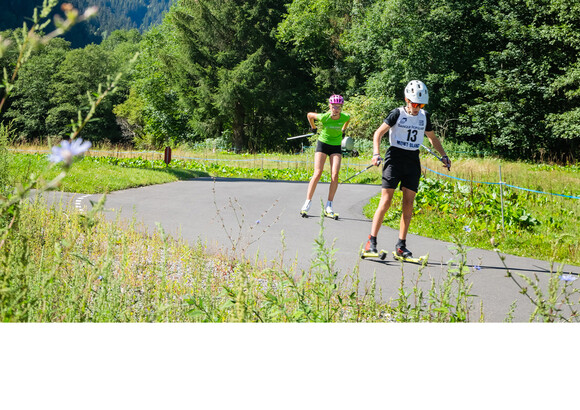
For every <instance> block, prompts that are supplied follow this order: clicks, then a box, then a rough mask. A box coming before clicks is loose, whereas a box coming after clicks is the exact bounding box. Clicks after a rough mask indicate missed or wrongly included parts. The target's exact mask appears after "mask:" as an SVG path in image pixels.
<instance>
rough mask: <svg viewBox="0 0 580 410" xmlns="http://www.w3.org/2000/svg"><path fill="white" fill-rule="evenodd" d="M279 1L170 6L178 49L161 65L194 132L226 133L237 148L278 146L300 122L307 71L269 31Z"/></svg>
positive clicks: (189, 0) (189, 1)
mask: <svg viewBox="0 0 580 410" xmlns="http://www.w3.org/2000/svg"><path fill="white" fill-rule="evenodd" d="M284 8H285V6H284V4H282V3H280V2H279V1H273V0H260V1H242V2H235V3H234V2H230V1H224V0H211V1H210V0H206V1H193V0H183V1H181V2H180V3H179V5H178V6H177V7H175V8H172V10H171V13H170V14H169V18H168V20H169V23H170V24H171V25H172V27H174V29H175V31H176V33H177V37H176V41H177V42H178V44H179V46H180V51H179V54H178V56H177V58H176V60H175V61H166V64H167V70H166V73H167V77H168V78H170V79H171V83H172V85H173V86H175V88H176V91H177V92H178V93H179V96H180V98H181V100H182V101H183V103H184V105H185V107H186V109H187V112H189V113H191V115H192V120H191V125H192V128H193V129H194V133H195V134H196V135H200V136H203V139H205V138H208V137H211V138H217V137H220V136H221V135H222V134H224V133H228V135H229V136H230V137H231V142H232V146H233V147H234V149H236V150H238V151H239V150H241V149H249V150H250V151H258V150H264V149H270V148H274V147H278V148H279V147H282V146H283V144H284V143H285V138H287V137H289V136H291V135H292V133H293V132H294V131H296V124H298V123H302V124H304V121H305V117H304V115H305V112H306V110H305V109H304V108H303V107H304V106H305V102H308V100H309V99H308V97H307V92H306V90H307V87H308V83H307V82H305V81H304V79H305V78H307V76H306V75H305V73H304V70H303V69H301V68H300V65H299V64H296V62H295V60H293V59H292V58H291V56H289V55H288V53H287V52H286V51H285V50H284V49H283V48H282V47H280V45H279V44H278V43H277V41H276V39H275V37H274V35H273V32H274V31H275V29H276V27H277V25H278V23H279V22H280V21H281V16H282V13H283V12H284ZM169 23H168V24H169ZM289 84H292V87H289ZM305 97H306V98H305ZM229 133H231V134H229Z"/></svg>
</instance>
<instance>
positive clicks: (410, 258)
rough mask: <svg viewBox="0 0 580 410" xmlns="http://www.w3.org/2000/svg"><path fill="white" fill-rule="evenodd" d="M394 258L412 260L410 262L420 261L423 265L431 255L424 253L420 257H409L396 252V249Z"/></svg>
mask: <svg viewBox="0 0 580 410" xmlns="http://www.w3.org/2000/svg"><path fill="white" fill-rule="evenodd" d="M393 258H394V259H395V260H398V261H401V262H410V263H418V264H420V265H422V264H423V263H426V262H427V260H429V255H428V254H427V255H423V256H419V257H418V258H413V257H409V258H405V257H403V256H399V255H397V254H396V253H395V251H393Z"/></svg>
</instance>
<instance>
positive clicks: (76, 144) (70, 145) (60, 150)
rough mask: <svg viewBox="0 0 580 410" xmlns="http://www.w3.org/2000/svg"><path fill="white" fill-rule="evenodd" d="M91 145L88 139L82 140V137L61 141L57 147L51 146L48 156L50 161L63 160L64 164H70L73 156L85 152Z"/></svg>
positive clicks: (57, 161)
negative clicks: (50, 152)
mask: <svg viewBox="0 0 580 410" xmlns="http://www.w3.org/2000/svg"><path fill="white" fill-rule="evenodd" d="M90 147H91V143H90V142H89V141H83V140H82V138H77V139H74V140H73V141H72V142H70V141H66V140H64V141H62V142H61V143H60V146H59V147H52V154H51V155H50V157H49V158H48V160H49V161H50V162H54V163H59V162H61V161H62V162H64V164H65V165H66V166H70V165H71V164H72V161H73V158H74V157H75V156H77V155H81V154H83V153H85V152H86V151H87V150H88V149H89V148H90Z"/></svg>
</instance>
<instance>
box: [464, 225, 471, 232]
mask: <svg viewBox="0 0 580 410" xmlns="http://www.w3.org/2000/svg"><path fill="white" fill-rule="evenodd" d="M463 230H464V231H465V232H471V226H469V225H465V226H464V227H463Z"/></svg>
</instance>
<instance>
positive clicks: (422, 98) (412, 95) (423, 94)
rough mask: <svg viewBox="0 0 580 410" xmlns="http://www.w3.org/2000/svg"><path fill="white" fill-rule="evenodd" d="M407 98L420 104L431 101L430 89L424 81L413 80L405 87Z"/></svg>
mask: <svg viewBox="0 0 580 410" xmlns="http://www.w3.org/2000/svg"><path fill="white" fill-rule="evenodd" d="M405 98H407V99H408V100H409V101H411V102H414V103H419V104H427V103H428V102H429V91H427V86H426V85H425V84H424V83H423V81H419V80H413V81H410V82H409V84H407V86H406V87H405Z"/></svg>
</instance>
